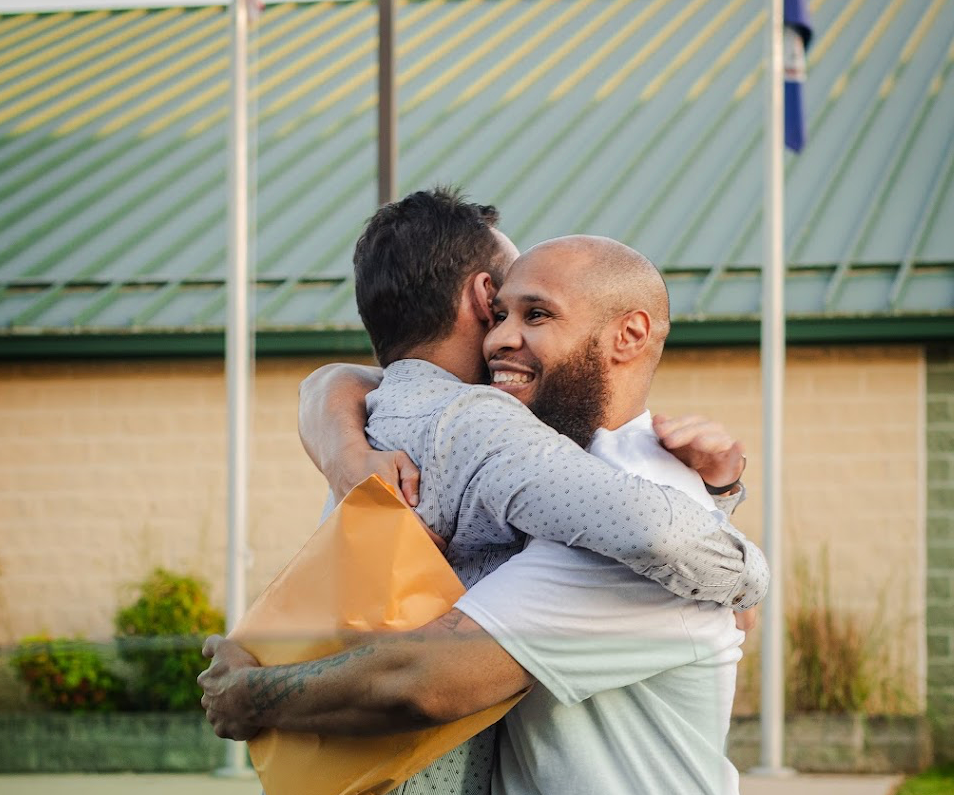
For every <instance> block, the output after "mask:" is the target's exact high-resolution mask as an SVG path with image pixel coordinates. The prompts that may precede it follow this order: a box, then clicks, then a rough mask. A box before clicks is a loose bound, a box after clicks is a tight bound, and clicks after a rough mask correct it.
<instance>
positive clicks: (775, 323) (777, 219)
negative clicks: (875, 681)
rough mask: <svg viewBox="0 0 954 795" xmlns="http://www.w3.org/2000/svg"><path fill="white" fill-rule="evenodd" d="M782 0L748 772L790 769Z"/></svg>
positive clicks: (769, 115)
mask: <svg viewBox="0 0 954 795" xmlns="http://www.w3.org/2000/svg"><path fill="white" fill-rule="evenodd" d="M782 26H783V20H782V0H769V14H768V33H767V45H768V47H767V61H768V64H767V66H768V68H767V69H766V70H765V79H766V84H767V86H766V102H765V140H764V146H765V194H764V201H765V207H764V211H763V214H762V219H763V220H762V224H763V246H764V248H763V257H762V334H761V367H762V484H763V485H762V488H763V492H764V503H763V522H762V526H763V534H764V537H763V545H764V548H765V556H766V558H768V564H769V568H770V569H771V572H772V579H771V583H770V585H769V592H768V597H767V599H766V603H765V608H764V610H765V618H764V622H763V628H762V699H761V701H762V721H761V724H762V757H761V764H760V766H759V767H758V768H756V769H755V770H753V771H752V772H753V773H755V774H756V775H763V776H776V777H778V776H784V775H791V774H792V772H793V771H792V770H791V769H789V768H786V767H785V758H784V745H785V681H784V665H785V658H784V653H785V652H784V649H785V610H784V594H783V590H782V567H783V562H782V396H783V391H784V379H785V306H784V289H785V254H784V239H783V232H784V229H783V227H784V204H783V202H784V187H785V184H784V180H785V175H784V170H783V163H782V154H783V148H784V98H783V93H782V89H783V86H782V83H783V79H784V69H783V50H782V46H783V40H782Z"/></svg>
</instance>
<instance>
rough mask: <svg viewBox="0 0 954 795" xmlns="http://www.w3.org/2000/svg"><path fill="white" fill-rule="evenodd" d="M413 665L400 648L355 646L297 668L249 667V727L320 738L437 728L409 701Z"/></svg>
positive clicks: (397, 645)
mask: <svg viewBox="0 0 954 795" xmlns="http://www.w3.org/2000/svg"><path fill="white" fill-rule="evenodd" d="M415 675H416V666H415V664H414V661H413V658H412V657H411V655H409V654H407V653H406V650H404V651H403V652H402V649H401V647H400V644H390V645H389V646H388V647H385V648H383V649H382V647H381V646H380V645H379V644H377V643H370V644H368V645H364V646H358V647H356V648H354V649H350V650H348V651H344V652H342V653H340V654H336V655H334V656H332V657H327V658H324V659H321V660H315V661H312V662H307V663H300V664H298V665H280V666H271V667H266V668H252V669H249V670H248V672H247V673H246V674H245V677H246V678H245V682H244V687H245V688H246V690H247V696H248V703H249V705H250V708H251V710H252V716H251V720H250V722H252V723H254V724H257V725H259V726H261V727H263V728H276V729H284V730H288V731H299V732H314V733H319V734H351V735H365V734H383V733H388V732H395V731H409V730H412V729H420V728H424V727H427V726H433V725H436V724H437V723H438V722H439V720H437V719H435V716H431V715H428V714H427V713H426V712H425V711H424V710H423V709H422V708H421V705H420V704H419V703H418V701H417V700H416V699H414V698H412V697H410V696H409V694H410V693H412V692H413V687H412V686H411V685H410V682H411V680H413V679H414V678H415Z"/></svg>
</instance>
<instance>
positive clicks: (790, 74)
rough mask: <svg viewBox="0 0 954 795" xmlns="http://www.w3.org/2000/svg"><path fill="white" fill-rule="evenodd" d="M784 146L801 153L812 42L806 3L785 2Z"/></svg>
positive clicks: (789, 0)
mask: <svg viewBox="0 0 954 795" xmlns="http://www.w3.org/2000/svg"><path fill="white" fill-rule="evenodd" d="M784 19H785V32H784V36H785V145H786V146H787V147H788V148H789V149H793V150H794V151H796V152H801V151H802V147H803V146H805V139H806V135H805V97H804V85H805V76H806V74H807V71H808V70H807V65H806V62H805V53H806V51H807V50H808V45H809V43H810V42H811V40H812V23H811V20H810V19H809V18H808V0H785V12H784Z"/></svg>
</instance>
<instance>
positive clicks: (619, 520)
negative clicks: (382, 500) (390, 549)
mask: <svg viewBox="0 0 954 795" xmlns="http://www.w3.org/2000/svg"><path fill="white" fill-rule="evenodd" d="M367 407H368V413H369V419H368V426H367V429H366V431H367V436H368V440H369V441H370V443H371V444H372V446H374V447H376V448H378V449H381V450H404V451H405V452H407V454H408V455H409V456H410V457H411V459H412V460H413V461H414V462H415V464H417V466H418V467H419V468H420V470H421V487H420V494H421V501H420V504H419V505H418V507H417V509H416V510H417V512H418V514H419V515H420V516H421V517H422V519H423V520H424V521H425V522H426V523H427V524H428V525H429V526H430V527H431V528H432V529H433V530H434V531H435V532H437V533H438V534H439V535H440V536H442V537H443V538H444V539H446V540H447V541H448V548H447V552H446V555H447V559H448V562H449V563H450V564H451V566H452V567H453V568H454V571H455V572H456V573H457V575H458V576H459V577H460V578H461V581H462V582H463V583H464V585H465V586H466V587H468V588H469V587H471V586H472V585H474V584H475V583H477V582H479V581H480V580H481V579H482V578H483V577H485V576H487V575H489V574H490V573H491V572H493V571H495V570H496V569H497V568H498V567H499V566H500V565H501V564H503V563H504V562H505V561H506V560H508V559H509V558H510V557H512V556H513V555H514V554H515V553H516V552H518V551H519V550H520V549H522V548H523V545H524V541H525V535H524V534H525V533H527V534H530V535H532V536H534V537H537V538H540V539H547V540H551V541H554V542H557V543H560V544H562V545H572V546H577V547H585V548H587V549H591V550H594V551H596V552H598V553H600V554H602V555H605V556H607V557H609V558H612V559H614V560H618V561H620V562H621V563H623V564H625V565H626V566H628V567H629V569H632V570H633V571H636V572H638V573H640V574H643V575H645V576H647V577H650V578H652V579H653V580H655V581H656V582H658V583H660V584H661V585H662V586H663V587H664V588H666V589H669V590H671V591H673V592H675V593H679V594H680V595H683V596H686V597H690V598H693V599H708V600H713V601H717V602H720V603H723V604H733V605H735V606H736V607H739V608H742V607H748V606H750V605H752V604H757V603H758V602H759V601H761V599H762V598H763V597H764V595H765V592H766V589H767V586H768V568H767V565H766V562H765V558H764V556H763V555H762V553H761V551H760V550H759V549H758V548H757V547H756V546H755V545H754V544H752V543H751V542H749V541H748V540H747V539H746V538H745V537H744V536H743V535H742V534H741V533H739V532H738V531H737V530H736V529H735V528H733V527H732V525H731V524H729V522H728V519H727V518H726V516H725V514H722V513H719V512H715V513H711V512H709V511H707V510H705V509H704V508H702V507H701V506H699V505H698V504H697V503H695V502H694V501H692V500H691V499H689V498H688V497H686V496H685V495H684V494H683V493H681V492H679V491H678V490H676V489H672V488H668V487H661V486H658V485H656V484H653V483H651V482H649V481H647V480H645V479H642V478H639V477H636V476H632V475H627V474H626V473H623V472H619V471H616V470H614V469H613V468H612V467H610V466H608V465H607V464H605V463H603V462H601V461H599V460H597V459H596V458H594V457H593V456H591V455H589V454H587V453H586V452H585V451H583V450H582V449H581V448H580V447H579V446H578V445H576V444H575V443H573V442H572V441H570V440H569V439H567V438H566V437H564V436H561V435H559V434H558V433H556V431H554V430H553V429H552V428H550V427H548V426H546V425H544V424H543V423H542V422H540V421H539V420H538V419H537V418H536V417H534V416H533V414H532V413H531V412H530V411H529V410H528V409H527V408H526V407H525V406H523V405H522V404H521V403H520V402H519V401H517V400H516V399H515V398H513V397H511V396H510V395H507V394H505V393H503V392H501V391H500V390H497V389H493V388H492V387H482V386H471V385H467V384H464V383H462V382H461V381H460V380H458V379H457V378H455V377H454V376H453V375H451V374H450V373H448V372H447V371H445V370H443V369H441V368H439V367H437V366H435V365H433V364H430V363H429V362H425V361H421V360H418V359H405V360H402V361H398V362H395V363H394V364H392V365H390V366H389V367H387V368H386V369H385V371H384V380H383V381H382V383H381V386H380V387H379V388H378V389H376V390H375V391H374V392H372V393H371V394H369V395H368V399H367ZM492 760H493V730H488V731H487V732H484V733H482V734H481V735H478V737H476V738H475V739H474V740H473V741H471V742H470V743H465V744H464V745H463V746H461V747H460V748H458V749H456V750H455V751H453V752H451V753H450V754H448V755H447V756H445V757H442V758H441V759H439V760H437V762H435V763H434V764H432V765H431V766H430V767H429V768H427V769H426V770H424V771H422V773H420V774H418V775H417V776H415V777H414V778H412V779H411V780H410V781H408V782H407V783H406V784H404V785H402V787H401V788H399V790H397V791H398V792H400V793H402V795H434V793H441V795H451V793H453V795H480V794H481V793H486V792H487V791H488V789H489V779H490V770H491V765H492Z"/></svg>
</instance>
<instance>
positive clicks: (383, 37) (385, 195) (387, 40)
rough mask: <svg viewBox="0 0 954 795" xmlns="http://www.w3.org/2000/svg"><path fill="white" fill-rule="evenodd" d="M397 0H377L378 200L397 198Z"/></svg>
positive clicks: (388, 200)
mask: <svg viewBox="0 0 954 795" xmlns="http://www.w3.org/2000/svg"><path fill="white" fill-rule="evenodd" d="M394 72H395V63H394V0H378V204H387V203H388V202H391V201H394V200H395V199H396V198H397V159H398V152H397V97H396V96H395V89H394Z"/></svg>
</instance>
